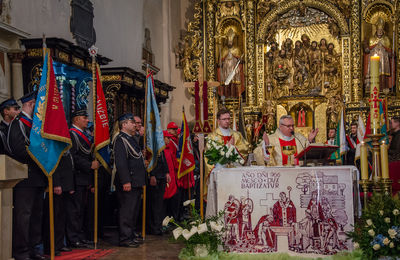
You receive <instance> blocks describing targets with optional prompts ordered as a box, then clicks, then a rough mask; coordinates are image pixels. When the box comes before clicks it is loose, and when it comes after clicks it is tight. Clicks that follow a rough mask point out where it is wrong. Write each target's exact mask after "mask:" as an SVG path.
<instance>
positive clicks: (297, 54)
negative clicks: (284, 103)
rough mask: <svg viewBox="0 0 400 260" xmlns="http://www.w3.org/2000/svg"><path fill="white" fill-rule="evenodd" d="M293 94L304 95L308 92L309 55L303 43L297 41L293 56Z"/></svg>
mask: <svg viewBox="0 0 400 260" xmlns="http://www.w3.org/2000/svg"><path fill="white" fill-rule="evenodd" d="M293 68H294V73H293V87H294V89H293V94H295V95H303V94H306V92H307V85H308V78H309V76H308V72H309V67H308V53H307V51H306V50H305V48H304V47H303V43H302V42H301V41H296V43H295V49H294V55H293Z"/></svg>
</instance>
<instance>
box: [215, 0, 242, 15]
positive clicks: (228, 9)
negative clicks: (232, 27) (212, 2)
mask: <svg viewBox="0 0 400 260" xmlns="http://www.w3.org/2000/svg"><path fill="white" fill-rule="evenodd" d="M219 11H220V16H221V17H224V16H239V11H240V7H239V3H237V2H234V1H227V2H225V3H223V4H221V7H220V9H219Z"/></svg>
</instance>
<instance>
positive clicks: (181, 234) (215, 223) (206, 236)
mask: <svg viewBox="0 0 400 260" xmlns="http://www.w3.org/2000/svg"><path fill="white" fill-rule="evenodd" d="M194 201H195V200H187V201H185V202H184V203H183V205H184V206H189V207H191V219H190V220H185V221H183V222H182V223H177V222H176V221H175V220H174V219H173V218H170V217H166V218H165V219H164V221H163V224H166V225H168V223H169V222H172V223H173V224H174V225H175V226H176V228H175V229H174V230H173V231H172V235H173V237H174V239H175V240H180V241H182V242H183V243H184V244H185V248H183V249H182V252H181V253H183V254H188V255H196V256H200V255H203V256H207V255H208V254H216V253H217V252H218V247H219V246H222V245H223V243H222V236H223V232H224V230H223V227H224V225H223V224H222V221H223V216H224V213H223V211H221V212H219V213H218V215H217V216H212V217H208V218H206V219H205V220H203V219H202V218H201V217H200V215H199V214H198V212H197V211H196V210H195V207H194ZM167 221H169V222H168V223H167Z"/></svg>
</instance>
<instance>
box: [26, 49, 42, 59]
mask: <svg viewBox="0 0 400 260" xmlns="http://www.w3.org/2000/svg"><path fill="white" fill-rule="evenodd" d="M26 53H27V55H28V57H42V56H43V49H28V50H27V51H26Z"/></svg>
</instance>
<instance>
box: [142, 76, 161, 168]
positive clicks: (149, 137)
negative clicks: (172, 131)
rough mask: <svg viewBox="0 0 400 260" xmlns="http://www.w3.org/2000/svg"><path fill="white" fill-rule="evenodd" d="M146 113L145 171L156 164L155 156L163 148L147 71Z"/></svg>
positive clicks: (158, 118) (150, 78)
mask: <svg viewBox="0 0 400 260" xmlns="http://www.w3.org/2000/svg"><path fill="white" fill-rule="evenodd" d="M146 81H147V84H146V115H145V122H144V123H145V126H144V127H145V130H146V131H145V135H146V144H145V146H146V147H145V149H146V151H147V156H146V157H147V159H148V161H149V164H148V166H147V171H148V172H150V171H152V170H153V169H154V168H155V167H156V165H157V156H158V154H160V153H161V152H162V151H163V150H164V148H165V143H164V135H163V131H162V128H161V121H160V113H159V111H158V107H157V102H156V97H155V94H154V87H153V86H154V82H153V74H151V73H149V75H147V78H146Z"/></svg>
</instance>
